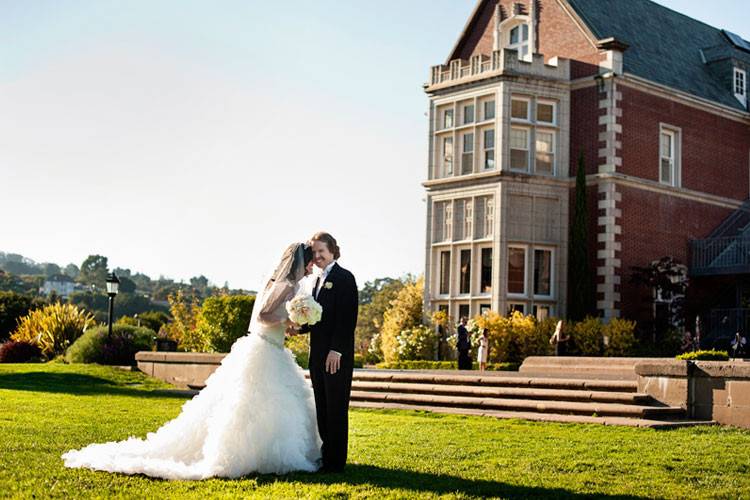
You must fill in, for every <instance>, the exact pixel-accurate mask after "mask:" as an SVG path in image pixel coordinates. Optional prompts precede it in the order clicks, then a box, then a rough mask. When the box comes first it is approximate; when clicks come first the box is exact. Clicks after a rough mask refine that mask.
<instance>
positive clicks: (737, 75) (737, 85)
mask: <svg viewBox="0 0 750 500" xmlns="http://www.w3.org/2000/svg"><path fill="white" fill-rule="evenodd" d="M734 96H735V97H736V98H737V99H739V100H740V102H741V103H742V104H743V105H745V106H747V73H746V72H745V70H743V69H740V68H734Z"/></svg>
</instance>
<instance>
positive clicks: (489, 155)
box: [483, 128, 495, 170]
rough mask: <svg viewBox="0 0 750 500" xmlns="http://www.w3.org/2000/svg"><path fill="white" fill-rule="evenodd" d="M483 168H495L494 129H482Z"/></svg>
mask: <svg viewBox="0 0 750 500" xmlns="http://www.w3.org/2000/svg"><path fill="white" fill-rule="evenodd" d="M483 143H484V169H485V170H492V169H493V168H495V129H494V128H491V129H489V130H485V131H484V141H483Z"/></svg>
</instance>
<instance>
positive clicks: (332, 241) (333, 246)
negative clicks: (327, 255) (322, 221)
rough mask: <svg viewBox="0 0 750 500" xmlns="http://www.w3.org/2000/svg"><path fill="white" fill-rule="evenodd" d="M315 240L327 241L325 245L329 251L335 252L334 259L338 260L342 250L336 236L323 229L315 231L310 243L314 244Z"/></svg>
mask: <svg viewBox="0 0 750 500" xmlns="http://www.w3.org/2000/svg"><path fill="white" fill-rule="evenodd" d="M313 241H320V242H322V243H325V245H326V246H327V247H328V251H329V252H331V253H332V254H333V258H334V260H338V259H339V258H340V257H341V250H340V249H339V245H338V243H336V238H334V237H333V236H331V235H330V234H328V233H326V232H323V231H321V232H319V233H315V234H313V236H312V238H310V244H312V242H313Z"/></svg>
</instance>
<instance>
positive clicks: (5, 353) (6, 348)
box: [0, 340, 42, 363]
mask: <svg viewBox="0 0 750 500" xmlns="http://www.w3.org/2000/svg"><path fill="white" fill-rule="evenodd" d="M41 357H42V351H41V349H39V347H37V346H36V345H34V344H31V343H29V342H18V341H15V340H8V341H7V342H4V343H2V344H0V363H27V362H29V361H37V360H39V359H40V358H41Z"/></svg>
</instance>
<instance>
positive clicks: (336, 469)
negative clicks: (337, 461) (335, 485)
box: [318, 465, 344, 474]
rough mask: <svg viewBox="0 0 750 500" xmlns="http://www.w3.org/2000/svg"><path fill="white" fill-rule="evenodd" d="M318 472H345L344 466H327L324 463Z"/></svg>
mask: <svg viewBox="0 0 750 500" xmlns="http://www.w3.org/2000/svg"><path fill="white" fill-rule="evenodd" d="M318 472H321V473H323V474H341V473H343V472H344V467H326V466H325V465H324V466H323V467H321V468H320V470H319V471H318Z"/></svg>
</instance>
